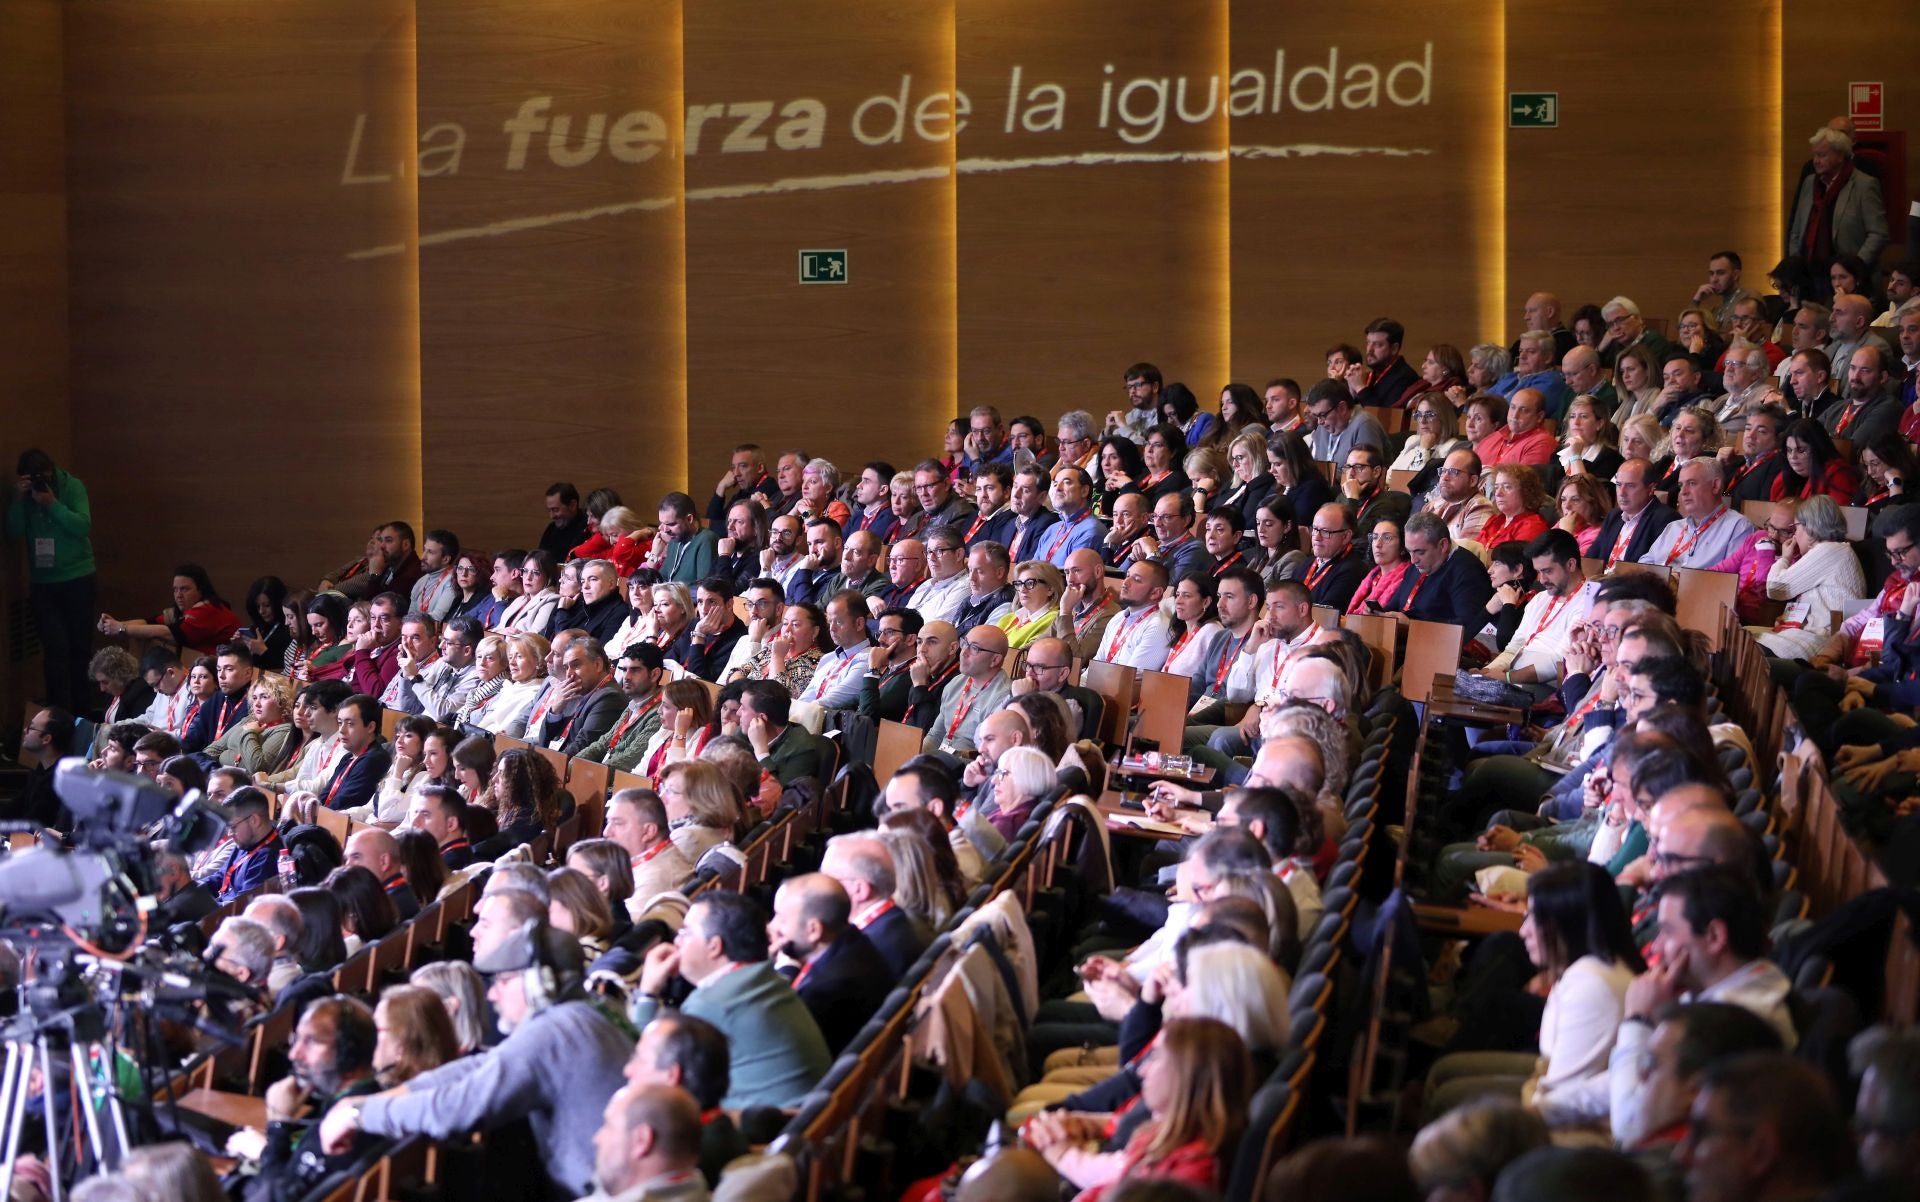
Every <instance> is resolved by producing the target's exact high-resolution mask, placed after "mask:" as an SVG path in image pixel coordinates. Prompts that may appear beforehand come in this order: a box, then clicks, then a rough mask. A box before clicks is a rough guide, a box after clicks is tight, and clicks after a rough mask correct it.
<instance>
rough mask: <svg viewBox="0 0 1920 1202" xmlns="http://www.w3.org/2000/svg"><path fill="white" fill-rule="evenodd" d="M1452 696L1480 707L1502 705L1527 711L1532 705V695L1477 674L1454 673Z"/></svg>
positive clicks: (1501, 681) (1502, 681) (1516, 686)
mask: <svg viewBox="0 0 1920 1202" xmlns="http://www.w3.org/2000/svg"><path fill="white" fill-rule="evenodd" d="M1453 695H1454V696H1455V697H1464V698H1466V699H1467V700H1468V701H1472V702H1475V703H1477V704H1480V705H1504V706H1507V707H1509V708H1511V709H1527V708H1529V707H1530V706H1532V705H1533V694H1532V693H1529V692H1527V691H1526V690H1525V689H1523V688H1521V687H1519V686H1518V685H1511V684H1508V683H1507V682H1506V681H1504V680H1495V679H1494V678H1493V677H1491V676H1482V675H1481V674H1480V673H1478V672H1455V673H1454V674H1453Z"/></svg>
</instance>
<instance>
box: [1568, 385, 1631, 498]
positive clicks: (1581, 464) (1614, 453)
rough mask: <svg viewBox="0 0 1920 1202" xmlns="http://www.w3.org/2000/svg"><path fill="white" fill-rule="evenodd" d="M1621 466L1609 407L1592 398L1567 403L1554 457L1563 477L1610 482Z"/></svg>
mask: <svg viewBox="0 0 1920 1202" xmlns="http://www.w3.org/2000/svg"><path fill="white" fill-rule="evenodd" d="M1620 462H1621V459H1620V452H1619V451H1618V450H1616V449H1615V447H1614V430H1613V425H1612V423H1611V422H1609V421H1608V420H1607V412H1606V406H1604V405H1602V404H1601V403H1600V402H1599V401H1596V400H1594V399H1593V398H1592V397H1590V396H1577V397H1574V398H1573V399H1572V400H1571V401H1568V402H1567V414H1566V417H1565V419H1564V420H1563V421H1562V423H1561V430H1560V449H1559V451H1557V452H1555V457H1554V463H1555V465H1556V466H1557V468H1558V469H1559V472H1560V474H1561V475H1562V476H1563V477H1564V476H1598V477H1599V478H1600V479H1602V480H1611V479H1613V472H1614V469H1615V468H1617V467H1619V466H1620Z"/></svg>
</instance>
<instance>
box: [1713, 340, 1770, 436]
mask: <svg viewBox="0 0 1920 1202" xmlns="http://www.w3.org/2000/svg"><path fill="white" fill-rule="evenodd" d="M1724 362H1725V364H1726V366H1725V368H1723V369H1722V371H1721V373H1720V382H1721V385H1722V386H1723V387H1724V388H1725V389H1726V391H1725V392H1723V393H1721V394H1720V397H1719V399H1718V400H1716V401H1714V402H1713V415H1714V419H1715V420H1716V421H1718V422H1719V423H1720V432H1721V433H1722V434H1737V433H1740V432H1741V431H1743V430H1745V429H1746V428H1747V415H1748V414H1749V413H1752V412H1754V411H1755V410H1757V409H1759V408H1760V406H1762V405H1764V404H1766V399H1767V394H1768V393H1770V392H1772V391H1773V377H1772V376H1771V375H1769V374H1768V372H1767V357H1766V355H1764V354H1763V353H1761V351H1760V348H1759V347H1756V346H1754V345H1753V344H1752V343H1750V342H1746V341H1743V340H1736V341H1735V342H1734V344H1733V346H1732V347H1730V348H1729V349H1728V350H1727V355H1726V359H1725V360H1724ZM1728 449H1729V448H1726V447H1722V448H1721V450H1722V451H1723V452H1725V451H1727V450H1728Z"/></svg>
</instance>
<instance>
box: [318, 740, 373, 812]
mask: <svg viewBox="0 0 1920 1202" xmlns="http://www.w3.org/2000/svg"><path fill="white" fill-rule="evenodd" d="M365 754H367V753H366V752H365V751H356V752H354V753H353V754H352V755H350V756H348V757H347V762H346V763H344V764H342V765H340V767H339V768H337V769H335V770H334V774H333V787H332V788H330V789H328V790H327V799H326V801H325V803H324V804H325V805H326V807H327V808H328V809H329V810H331V809H332V808H333V798H334V795H335V794H336V793H338V792H340V786H341V785H344V784H346V783H347V775H348V774H349V773H351V772H352V771H353V762H354V761H355V760H357V759H359V758H360V757H361V756H363V755H365Z"/></svg>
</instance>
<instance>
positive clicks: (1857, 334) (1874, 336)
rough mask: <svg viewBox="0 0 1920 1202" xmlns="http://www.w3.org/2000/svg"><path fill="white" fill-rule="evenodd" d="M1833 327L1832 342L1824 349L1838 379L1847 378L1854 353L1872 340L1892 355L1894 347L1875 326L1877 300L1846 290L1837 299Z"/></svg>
mask: <svg viewBox="0 0 1920 1202" xmlns="http://www.w3.org/2000/svg"><path fill="white" fill-rule="evenodd" d="M1829 329H1830V331H1831V333H1832V335H1833V338H1832V341H1830V342H1828V343H1827V345H1826V346H1825V347H1824V348H1822V349H1824V350H1825V351H1826V352H1827V362H1828V368H1827V370H1828V372H1829V373H1830V374H1831V375H1832V377H1833V378H1834V379H1835V380H1839V381H1844V380H1846V378H1847V365H1848V364H1849V363H1850V362H1851V361H1852V359H1853V352H1855V351H1857V350H1859V349H1860V348H1861V347H1862V346H1863V345H1865V344H1866V343H1868V342H1873V343H1875V344H1877V345H1878V346H1880V347H1882V348H1884V349H1885V350H1886V352H1887V353H1888V355H1889V356H1891V353H1892V350H1893V348H1892V347H1891V346H1889V345H1888V343H1887V340H1886V338H1885V336H1883V335H1882V334H1881V333H1880V331H1879V330H1876V329H1874V328H1873V302H1872V301H1870V300H1868V299H1867V298H1866V297H1864V296H1861V295H1860V294H1858V293H1855V292H1842V293H1841V294H1840V295H1838V296H1836V297H1834V298H1833V316H1832V318H1831V319H1830V326H1829ZM1889 361H1891V359H1889Z"/></svg>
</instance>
